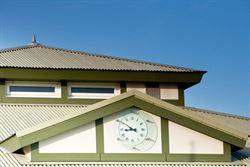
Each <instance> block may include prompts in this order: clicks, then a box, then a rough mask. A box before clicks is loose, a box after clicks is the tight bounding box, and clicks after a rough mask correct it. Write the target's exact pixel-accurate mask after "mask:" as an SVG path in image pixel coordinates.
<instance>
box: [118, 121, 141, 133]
mask: <svg viewBox="0 0 250 167" xmlns="http://www.w3.org/2000/svg"><path fill="white" fill-rule="evenodd" d="M117 122H120V123H121V124H123V125H126V126H127V127H128V128H129V129H125V131H134V132H136V128H132V127H131V126H129V125H128V124H126V123H124V122H122V121H120V120H117Z"/></svg>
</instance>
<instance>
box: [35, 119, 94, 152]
mask: <svg viewBox="0 0 250 167" xmlns="http://www.w3.org/2000/svg"><path fill="white" fill-rule="evenodd" d="M39 152H40V153H96V129H95V122H92V123H89V124H87V125H84V126H82V127H79V128H76V129H74V130H71V131H70V132H66V133H63V134H61V135H57V136H55V137H51V138H49V139H47V140H44V141H40V142H39Z"/></svg>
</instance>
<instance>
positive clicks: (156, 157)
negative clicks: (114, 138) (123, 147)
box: [101, 153, 165, 162]
mask: <svg viewBox="0 0 250 167" xmlns="http://www.w3.org/2000/svg"><path fill="white" fill-rule="evenodd" d="M101 160H102V161H144V162H149V161H165V154H146V153H145V154H136V153H134V154H126V153H105V154H101Z"/></svg>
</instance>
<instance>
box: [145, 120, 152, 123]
mask: <svg viewBox="0 0 250 167" xmlns="http://www.w3.org/2000/svg"><path fill="white" fill-rule="evenodd" d="M146 122H148V123H154V122H153V121H150V120H148V119H147V120H146Z"/></svg>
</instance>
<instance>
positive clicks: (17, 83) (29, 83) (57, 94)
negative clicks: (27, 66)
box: [5, 81, 61, 98]
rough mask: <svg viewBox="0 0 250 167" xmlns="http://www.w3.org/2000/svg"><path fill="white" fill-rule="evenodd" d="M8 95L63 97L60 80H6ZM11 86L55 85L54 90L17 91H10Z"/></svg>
mask: <svg viewBox="0 0 250 167" xmlns="http://www.w3.org/2000/svg"><path fill="white" fill-rule="evenodd" d="M5 85H6V97H32V98H61V83H60V82H40V81H6V82H5ZM11 86H32V87H36V86H37V87H54V88H55V91H54V92H15V91H13V92H12V91H10V87H11Z"/></svg>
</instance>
